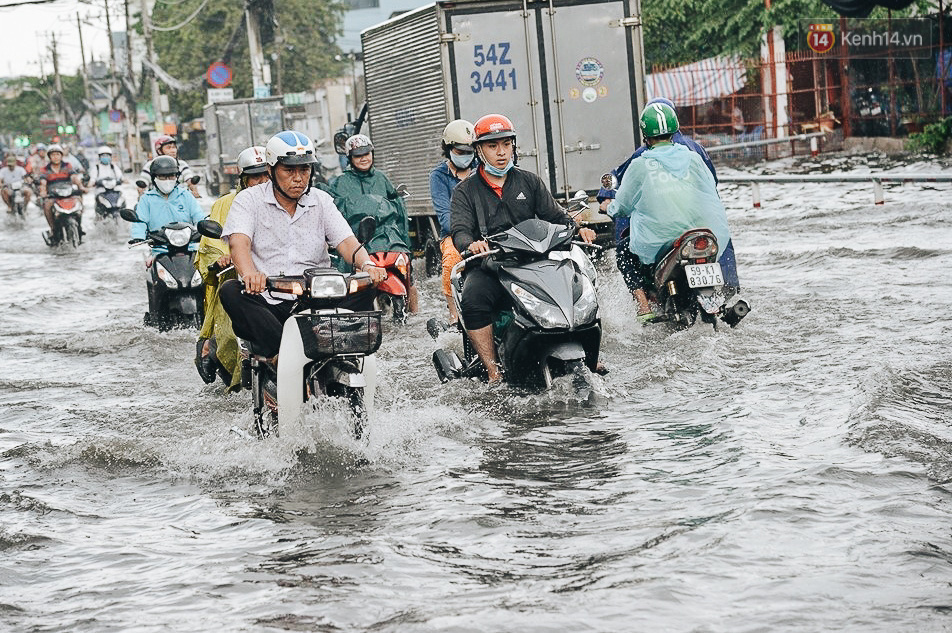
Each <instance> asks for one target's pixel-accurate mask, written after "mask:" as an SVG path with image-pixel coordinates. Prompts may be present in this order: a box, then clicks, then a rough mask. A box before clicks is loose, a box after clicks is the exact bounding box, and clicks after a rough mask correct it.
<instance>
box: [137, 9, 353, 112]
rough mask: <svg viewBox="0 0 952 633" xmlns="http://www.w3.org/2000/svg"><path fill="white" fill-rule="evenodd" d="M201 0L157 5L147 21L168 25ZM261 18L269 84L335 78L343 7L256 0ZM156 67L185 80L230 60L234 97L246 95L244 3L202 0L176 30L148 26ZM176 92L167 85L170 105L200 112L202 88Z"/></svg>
mask: <svg viewBox="0 0 952 633" xmlns="http://www.w3.org/2000/svg"><path fill="white" fill-rule="evenodd" d="M202 2H203V0H185V1H184V2H181V1H180V2H167V1H166V2H163V1H162V0H160V1H159V2H157V3H156V5H155V9H154V11H153V13H152V21H153V24H154V25H155V26H156V27H159V28H167V27H172V26H176V25H179V24H181V23H183V22H185V21H186V20H187V18H188V17H189V16H191V15H192V14H193V13H194V12H195V11H196V10H197V9H199V6H200V5H201V3H202ZM252 7H253V10H255V11H257V12H258V15H259V16H260V21H261V24H262V46H263V49H264V53H265V59H266V61H270V62H271V66H272V76H273V84H274V83H276V82H280V85H281V89H282V90H283V91H284V92H302V91H306V90H310V89H312V88H314V86H315V83H316V82H317V81H318V80H320V79H322V78H326V77H333V76H337V75H339V74H340V73H341V72H342V69H343V67H342V65H341V63H340V62H338V61H336V60H335V59H334V56H335V55H337V54H338V53H339V52H340V51H339V49H338V47H337V45H336V44H335V39H336V37H337V35H338V34H339V33H340V30H341V24H342V21H343V12H344V5H343V4H342V3H340V2H338V1H337V0H279V1H278V2H272V1H271V0H264V1H262V0H253V2H252ZM153 39H154V43H155V50H156V55H157V56H158V63H159V65H160V66H161V67H162V68H163V69H164V70H165V71H166V72H168V73H169V74H170V75H172V76H173V77H175V78H177V79H180V80H183V81H190V80H194V79H197V78H200V77H203V76H204V74H205V71H206V70H207V69H208V66H209V65H210V64H212V63H213V62H216V61H223V62H225V63H226V64H228V65H229V66H230V67H231V68H232V70H233V74H234V78H233V81H232V84H231V87H232V88H234V91H235V97H236V98H242V97H251V96H252V82H251V61H250V59H249V54H248V38H247V30H246V26H245V22H244V4H243V3H238V2H235V0H207V2H206V3H205V6H204V7H203V8H201V10H199V11H198V13H197V14H196V16H195V17H194V18H193V19H192V20H191V21H189V22H187V23H186V24H184V25H183V26H181V28H178V29H176V30H173V31H163V30H156V31H154V32H153ZM206 87H208V86H207V84H203V86H202V88H199V89H194V90H182V91H176V90H173V89H170V88H168V87H165V88H164V89H163V91H164V92H166V93H167V94H168V95H169V104H170V107H171V108H172V110H173V111H174V112H176V113H178V115H179V116H180V117H181V119H182V120H188V119H191V118H195V117H198V116H201V112H202V104H204V103H205V90H204V88H206Z"/></svg>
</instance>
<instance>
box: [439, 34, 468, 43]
mask: <svg viewBox="0 0 952 633" xmlns="http://www.w3.org/2000/svg"><path fill="white" fill-rule="evenodd" d="M468 39H469V33H440V43H442V44H449V43H450V42H465V41H467V40H468Z"/></svg>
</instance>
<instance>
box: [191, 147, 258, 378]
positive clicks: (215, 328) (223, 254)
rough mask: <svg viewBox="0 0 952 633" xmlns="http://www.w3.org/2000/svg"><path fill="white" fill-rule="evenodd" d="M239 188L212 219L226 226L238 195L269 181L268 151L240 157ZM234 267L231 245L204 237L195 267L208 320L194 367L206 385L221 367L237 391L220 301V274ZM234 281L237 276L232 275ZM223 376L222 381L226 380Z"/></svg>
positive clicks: (234, 350) (231, 341) (231, 336)
mask: <svg viewBox="0 0 952 633" xmlns="http://www.w3.org/2000/svg"><path fill="white" fill-rule="evenodd" d="M238 169H240V170H241V174H240V175H239V176H238V189H237V190H236V191H233V192H231V193H229V194H227V195H225V196H222V197H221V198H219V199H218V200H216V201H215V204H213V205H212V211H211V214H210V215H209V218H211V219H212V220H215V221H216V222H218V223H219V224H221V225H224V224H225V222H226V220H227V219H228V212H229V211H230V210H231V205H232V203H233V202H234V201H235V196H236V195H238V192H240V191H242V190H243V189H247V188H249V187H254V186H256V185H260V184H262V183H265V182H267V181H268V170H269V167H268V163H267V160H266V159H265V148H264V147H260V146H254V147H249V148H247V149H245V150H242V152H241V153H240V154H238ZM230 265H231V255H230V252H229V250H228V244H226V243H225V242H224V241H223V240H220V239H219V240H216V239H213V238H210V237H203V238H202V240H201V242H199V244H198V258H197V259H196V260H195V267H196V268H197V269H198V271H199V272H200V273H201V274H202V279H203V280H204V281H205V321H204V323H202V330H201V332H199V334H198V342H197V344H196V350H195V366H196V367H197V368H198V373H199V375H200V376H201V377H202V380H204V381H205V383H206V384H210V383H212V382H214V381H215V374H216V371H218V370H219V368H220V369H221V370H222V371H224V372H225V373H226V374H227V376H226V377H230V380H226V382H227V383H228V389H229V390H232V389H238V388H239V385H240V383H241V376H240V372H239V371H238V370H239V368H240V362H241V361H240V355H239V351H238V343H237V341H236V340H235V333H234V331H233V330H232V328H231V319H230V318H228V314H227V313H226V312H225V309H224V308H223V307H222V305H221V301H219V298H218V289H219V286H220V283H221V282H222V281H223V279H222V278H221V277H219V276H218V274H217V273H218V271H220V270H222V269H224V268H226V267H228V266H230ZM229 274H230V275H231V278H233V277H234V276H235V275H234V273H233V272H230V273H229ZM226 377H223V380H224V379H225V378H226Z"/></svg>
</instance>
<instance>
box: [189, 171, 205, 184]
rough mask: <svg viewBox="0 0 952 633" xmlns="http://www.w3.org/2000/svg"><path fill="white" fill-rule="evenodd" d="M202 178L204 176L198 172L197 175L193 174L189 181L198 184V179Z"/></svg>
mask: <svg viewBox="0 0 952 633" xmlns="http://www.w3.org/2000/svg"><path fill="white" fill-rule="evenodd" d="M201 179H202V177H201V176H199V175H197V174H196V175H195V176H192V177H191V178H189V179H188V181H189V182H190V183H192V184H193V185H197V184H198V181H199V180H201Z"/></svg>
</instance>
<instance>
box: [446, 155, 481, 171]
mask: <svg viewBox="0 0 952 633" xmlns="http://www.w3.org/2000/svg"><path fill="white" fill-rule="evenodd" d="M475 155H476V154H474V153H473V152H466V153H465V154H457V153H455V152H450V160H451V161H452V162H453V164H454V165H456V168H457V169H466V168H467V167H469V166H470V165H472V164H473V157H474V156H475Z"/></svg>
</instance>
